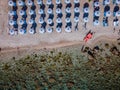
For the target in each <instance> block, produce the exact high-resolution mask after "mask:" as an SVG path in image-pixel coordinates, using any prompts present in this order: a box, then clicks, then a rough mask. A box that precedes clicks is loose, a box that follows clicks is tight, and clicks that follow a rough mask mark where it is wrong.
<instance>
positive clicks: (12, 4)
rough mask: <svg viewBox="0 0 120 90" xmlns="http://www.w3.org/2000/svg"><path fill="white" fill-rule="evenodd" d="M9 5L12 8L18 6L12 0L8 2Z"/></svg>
mask: <svg viewBox="0 0 120 90" xmlns="http://www.w3.org/2000/svg"><path fill="white" fill-rule="evenodd" d="M8 5H9V6H11V7H12V6H16V3H15V2H13V1H12V0H9V1H8Z"/></svg>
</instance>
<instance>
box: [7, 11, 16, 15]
mask: <svg viewBox="0 0 120 90" xmlns="http://www.w3.org/2000/svg"><path fill="white" fill-rule="evenodd" d="M8 14H9V15H10V16H13V15H16V11H13V10H10V11H9V12H8Z"/></svg>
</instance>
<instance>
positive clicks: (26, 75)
mask: <svg viewBox="0 0 120 90" xmlns="http://www.w3.org/2000/svg"><path fill="white" fill-rule="evenodd" d="M104 46H105V45H104ZM98 47H99V45H98ZM98 47H97V49H96V48H93V50H92V49H90V48H89V47H86V48H85V50H86V52H84V54H83V53H82V52H80V50H71V51H69V52H68V51H66V52H65V53H63V52H55V50H54V51H50V52H48V53H46V54H42V55H38V54H33V55H30V56H29V55H28V56H26V57H25V58H22V59H20V60H15V59H14V60H13V61H12V62H7V63H0V90H120V56H119V55H118V54H112V53H115V52H119V49H118V47H116V46H114V47H112V48H110V46H109V48H110V50H109V51H110V52H111V54H110V55H109V54H107V53H106V54H105V56H103V55H102V54H103V53H104V52H105V51H106V50H108V49H104V50H102V51H101V49H102V48H101V47H99V49H98ZM96 50H97V51H96ZM88 52H91V53H92V54H93V55H94V56H93V57H95V58H92V59H88V58H87V57H88V56H89V54H90V53H88ZM96 52H99V53H100V54H99V53H96Z"/></svg>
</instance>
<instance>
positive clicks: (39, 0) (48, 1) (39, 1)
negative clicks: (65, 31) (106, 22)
mask: <svg viewBox="0 0 120 90" xmlns="http://www.w3.org/2000/svg"><path fill="white" fill-rule="evenodd" d="M36 2H37V4H39V5H40V4H42V3H43V0H37V1H36ZM70 2H71V0H65V3H66V4H69V3H70ZM60 3H61V0H56V4H60ZM74 3H79V0H74ZM113 3H114V4H120V0H113ZM17 4H18V5H19V6H24V5H25V2H24V1H23V0H18V1H17ZM33 4H34V2H33V1H32V0H28V1H27V5H29V6H31V5H33ZM46 4H47V5H50V4H52V0H46ZM108 4H110V0H103V5H108ZM8 5H9V6H16V2H14V1H13V0H9V1H8ZM94 6H95V7H96V6H99V2H98V1H96V2H95V3H94Z"/></svg>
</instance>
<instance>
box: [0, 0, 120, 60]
mask: <svg viewBox="0 0 120 90" xmlns="http://www.w3.org/2000/svg"><path fill="white" fill-rule="evenodd" d="M86 2H88V0H82V1H80V21H79V23H78V24H79V25H78V26H79V27H78V28H79V30H78V31H74V26H75V25H74V22H72V32H70V33H67V32H65V31H64V29H65V21H64V19H65V10H64V9H65V6H66V5H65V3H64V1H63V0H62V3H63V7H62V10H63V18H62V20H63V28H62V32H61V33H57V32H56V31H55V26H56V24H55V25H54V26H53V29H54V31H53V32H52V33H47V32H46V33H44V34H40V33H39V32H38V30H39V27H40V25H39V24H38V26H37V28H36V31H37V33H35V34H34V35H30V34H29V33H28V32H27V33H26V34H25V35H19V34H18V35H14V36H10V35H8V31H9V26H8V11H9V10H10V7H8V4H7V0H4V1H3V0H1V1H0V19H1V22H0V48H1V50H0V54H1V55H0V59H1V58H2V57H3V56H2V55H3V53H8V52H10V53H11V52H18V51H22V50H23V51H26V52H30V51H32V50H40V49H53V48H58V47H64V46H69V45H76V44H80V45H86V46H91V47H92V46H94V45H95V44H96V43H97V42H99V41H106V40H107V41H110V42H117V39H118V38H120V35H119V34H118V32H119V29H120V25H119V26H117V27H115V32H114V30H113V29H114V26H113V19H114V17H113V16H112V15H111V16H110V17H109V18H108V21H109V26H108V27H103V25H102V20H103V11H104V7H103V5H102V0H100V12H101V15H100V18H99V21H100V25H99V26H93V2H92V1H91V2H89V8H90V11H89V22H88V23H87V29H84V28H83V24H84V22H83V5H84V3H86ZM44 3H45V1H44ZM53 4H54V5H55V2H54V1H53ZM71 4H72V7H71V12H73V9H74V3H73V1H72V2H71ZM35 5H36V9H35V10H36V12H37V11H38V9H39V7H38V6H37V4H36V2H35ZM114 6H115V5H113V4H112V2H111V3H110V11H111V12H113V9H114ZM3 7H5V8H3ZM47 8H48V7H46V8H45V10H47ZM55 9H56V6H55V7H54V13H55ZM18 10H20V7H18ZM27 11H28V9H27ZM39 17H40V16H39V15H37V16H36V22H38V21H37V20H38V19H39ZM46 17H48V16H46ZM56 17H57V16H56V14H55V17H54V21H55V20H56ZM73 17H74V14H73V13H72V15H71V21H72V20H73ZM28 18H29V16H28ZM28 18H27V19H28ZM18 19H19V18H18ZM118 19H119V21H120V17H119V18H118ZM29 27H30V26H29V25H28V28H27V31H28V29H29ZM47 27H48V26H47ZM89 30H91V31H92V32H95V34H94V35H93V37H92V39H90V40H89V41H88V42H87V43H85V42H84V41H83V38H84V37H85V36H86V34H87V33H88V32H89ZM13 54H15V55H16V54H17V53H12V54H11V55H13ZM5 55H6V54H5Z"/></svg>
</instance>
